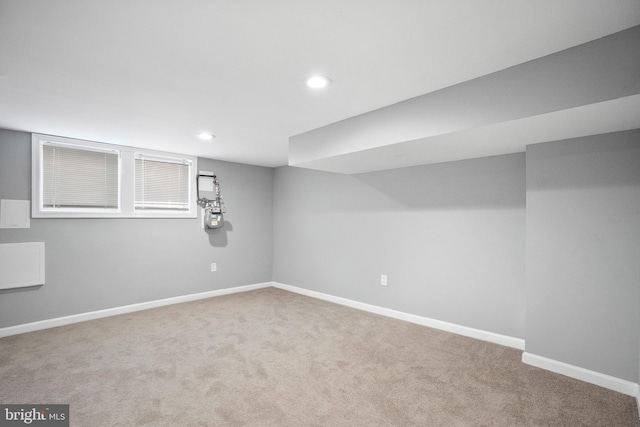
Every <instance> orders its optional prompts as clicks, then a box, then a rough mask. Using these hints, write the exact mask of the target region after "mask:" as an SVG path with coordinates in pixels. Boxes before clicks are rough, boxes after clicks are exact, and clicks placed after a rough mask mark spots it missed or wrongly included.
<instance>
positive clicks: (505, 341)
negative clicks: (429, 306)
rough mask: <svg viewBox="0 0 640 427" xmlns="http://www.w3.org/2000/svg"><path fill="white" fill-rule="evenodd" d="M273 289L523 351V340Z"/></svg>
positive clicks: (304, 292) (281, 286) (332, 298)
mask: <svg viewBox="0 0 640 427" xmlns="http://www.w3.org/2000/svg"><path fill="white" fill-rule="evenodd" d="M273 287H275V288H278V289H283V290H285V291H290V292H295V293H297V294H301V295H306V296H309V297H313V298H318V299H321V300H325V301H330V302H333V303H336V304H340V305H345V306H347V307H351V308H357V309H359V310H363V311H368V312H370V313H375V314H380V315H382V316H387V317H391V318H394V319H399V320H404V321H406V322H410V323H416V324H418V325H422V326H428V327H430V328H434V329H440V330H443V331H447V332H452V333H454V334H458V335H464V336H466V337H471V338H476V339H479V340H482V341H488V342H492V343H494V344H500V345H504V346H506V347H511V348H515V349H518V350H524V340H523V339H520V338H514V337H510V336H507V335H501V334H496V333H493V332H487V331H483V330H480V329H474V328H469V327H467V326H460V325H456V324H454V323H449V322H443V321H441V320H436V319H431V318H428V317H422V316H417V315H415V314H409V313H403V312H401V311H396V310H391V309H389V308H384V307H379V306H376V305H371V304H365V303H362V302H358V301H354V300H350V299H346V298H342V297H336V296H333V295H329V294H323V293H322V292H316V291H311V290H308V289H304V288H298V287H296V286H291V285H285V284H283V283H278V282H273Z"/></svg>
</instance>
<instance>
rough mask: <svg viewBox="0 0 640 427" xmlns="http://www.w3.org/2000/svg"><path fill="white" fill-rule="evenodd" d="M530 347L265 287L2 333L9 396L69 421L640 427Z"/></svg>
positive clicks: (625, 410)
mask: <svg viewBox="0 0 640 427" xmlns="http://www.w3.org/2000/svg"><path fill="white" fill-rule="evenodd" d="M520 357H521V352H520V351H517V350H513V349H510V348H506V347H502V346H499V345H495V344H489V343H485V342H482V341H478V340H474V339H471V338H465V337H461V336H458V335H454V334H450V333H446V332H442V331H438V330H434V329H430V328H426V327H423V326H418V325H414V324H410V323H406V322H402V321H398V320H393V319H388V318H385V317H382V316H377V315H373V314H370V313H366V312H362V311H358V310H354V309H350V308H347V307H343V306H340V305H335V304H332V303H328V302H324V301H320V300H316V299H313V298H308V297H304V296H300V295H297V294H292V293H289V292H285V291H282V290H278V289H273V288H268V289H262V290H257V291H253V292H246V293H242V294H234V295H229V296H224V297H218V298H211V299H207V300H200V301H195V302H190V303H185V304H178V305H173V306H168V307H162V308H158V309H153V310H147V311H144V312H137V313H132V314H126V315H121V316H116V317H111V318H105V319H99V320H94V321H90V322H84V323H79V324H74V325H69V326H64V327H59V328H54V329H49V330H44V331H38V332H32V333H29V334H23V335H18V336H13V337H7V338H3V339H0V402H2V403H48V404H52V403H68V404H70V405H71V406H70V413H71V414H70V418H71V425H72V426H79V427H80V426H81V427H84V426H87V427H90V426H367V427H371V426H509V427H512V426H607V427H612V426H620V427H621V426H635V425H636V423H637V418H638V417H637V408H636V404H635V399H633V398H631V397H629V396H625V395H622V394H620V393H616V392H613V391H610V390H607V389H604V388H600V387H597V386H593V385H590V384H587V383H584V382H580V381H577V380H573V379H571V378H567V377H564V376H561V375H557V374H553V373H550V372H547V371H544V370H541V369H537V368H534V367H531V366H528V365H525V364H523V363H522V362H521V361H520Z"/></svg>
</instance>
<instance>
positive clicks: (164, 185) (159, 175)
mask: <svg viewBox="0 0 640 427" xmlns="http://www.w3.org/2000/svg"><path fill="white" fill-rule="evenodd" d="M135 163H136V170H135V175H136V189H135V203H134V206H135V209H136V210H144V209H163V210H178V211H187V210H189V176H190V174H189V170H190V165H191V164H190V162H188V161H184V160H180V159H159V158H150V157H148V156H145V155H143V154H138V155H136V159H135Z"/></svg>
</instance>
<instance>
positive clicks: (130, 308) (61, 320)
mask: <svg viewBox="0 0 640 427" xmlns="http://www.w3.org/2000/svg"><path fill="white" fill-rule="evenodd" d="M271 286H272V284H271V282H265V283H256V284H254V285H246V286H237V287H235V288H225V289H218V290H215V291H207V292H200V293H197V294H189V295H181V296H178V297H172V298H165V299H161V300H155V301H148V302H141V303H138V304H131V305H125V306H122V307H114V308H107V309H104V310H97V311H90V312H88V313H80V314H74V315H71V316H64V317H57V318H55V319H47V320H41V321H38V322H32V323H24V324H22V325H16V326H8V327H6V328H0V338H2V337H8V336H11V335H18V334H24V333H27V332H33V331H39V330H42V329H48V328H55V327H56V326H64V325H70V324H72V323H79V322H84V321H87V320H93V319H100V318H103V317H110V316H117V315H119V314H125V313H132V312H134V311H142V310H148V309H150V308H156V307H163V306H165V305H172V304H179V303H182V302H189V301H196V300H200V299H205V298H212V297H219V296H222V295H229V294H235V293H239V292H247V291H253V290H256V289H262V288H268V287H271Z"/></svg>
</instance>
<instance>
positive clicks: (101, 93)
mask: <svg viewBox="0 0 640 427" xmlns="http://www.w3.org/2000/svg"><path fill="white" fill-rule="evenodd" d="M638 24H640V0H484V1H477V0H430V1H429V0H413V1H410V0H395V1H390V0H389V1H386V0H367V1H364V0H352V1H349V0H341V1H338V0H323V1H301V0H270V1H257V0H254V1H248V0H245V1H243V0H235V1H231V0H229V1H214V0H192V1H177V0H104V1H87V0H56V1H51V0H29V1H24V0H0V128H7V129H15V130H24V131H30V132H39V133H45V134H52V135H59V136H64V137H71V138H82V139H89V140H94V141H100V142H107V143H113V144H121V145H130V146H139V147H146V148H152V149H156V150H164V151H171V152H178V153H184V154H193V155H198V156H203V157H210V158H215V159H220V160H227V161H234V162H241V163H249V164H255V165H262V166H280V165H285V164H287V159H288V138H289V137H290V136H293V135H297V134H300V133H303V132H306V131H309V130H312V129H315V128H318V127H321V126H325V125H327V124H330V123H334V122H337V121H339V120H343V119H345V118H348V117H352V116H355V115H358V114H362V113H365V112H368V111H371V110H374V109H377V108H380V107H383V106H386V105H390V104H393V103H397V102H399V101H403V100H406V99H409V98H412V97H415V96H418V95H422V94H426V93H429V92H432V91H434V90H437V89H441V88H444V87H447V86H451V85H454V84H457V83H461V82H463V81H467V80H470V79H473V78H476V77H479V76H482V75H485V74H489V73H492V72H495V71H498V70H501V69H505V68H507V67H510V66H513V65H517V64H520V63H523V62H526V61H529V60H532V59H535V58H539V57H541V56H545V55H548V54H551V53H554V52H557V51H560V50H563V49H566V48H569V47H572V46H576V45H579V44H582V43H585V42H588V41H591V40H594V39H597V38H600V37H604V36H606V35H609V34H613V33H615V32H618V31H621V30H624V29H627V28H630V27H632V26H635V25H638ZM313 73H321V74H325V75H327V76H329V77H330V78H331V79H332V80H333V84H332V85H331V86H330V87H329V88H328V89H326V90H324V91H318V90H312V89H309V88H307V87H306V86H305V85H304V80H305V78H306V77H307V76H308V75H310V74H313ZM203 131H208V132H212V133H214V134H216V135H217V138H216V139H214V140H213V141H209V142H204V141H200V140H199V139H197V138H196V135H197V134H198V133H200V132H203ZM456 149H459V147H458V148H456Z"/></svg>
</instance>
